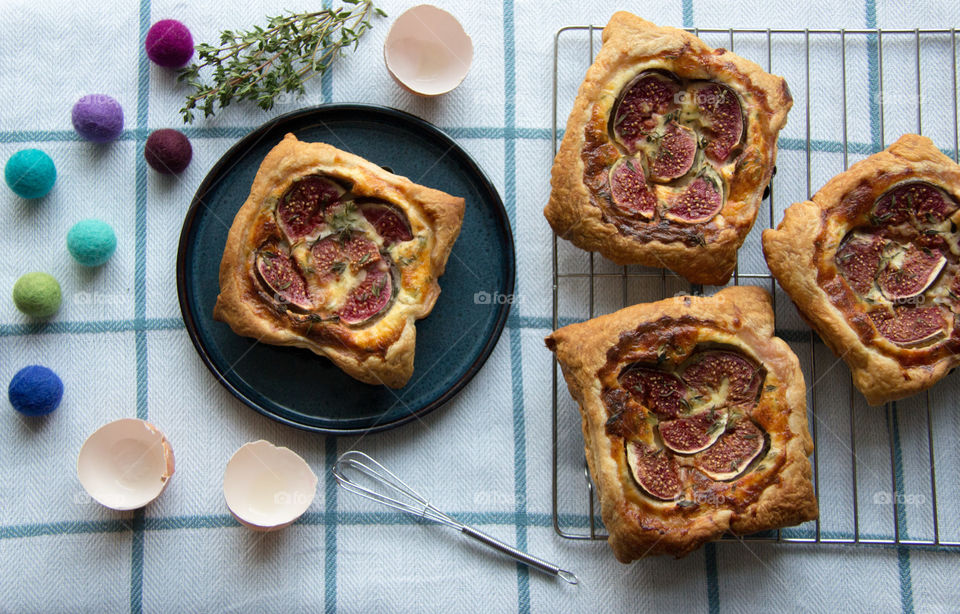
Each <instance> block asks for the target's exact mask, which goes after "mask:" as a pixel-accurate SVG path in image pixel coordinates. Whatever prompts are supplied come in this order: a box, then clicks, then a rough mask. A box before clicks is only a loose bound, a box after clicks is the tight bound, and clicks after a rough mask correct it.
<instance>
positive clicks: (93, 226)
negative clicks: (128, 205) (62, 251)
mask: <svg viewBox="0 0 960 614" xmlns="http://www.w3.org/2000/svg"><path fill="white" fill-rule="evenodd" d="M67 249H68V250H69V251H70V255H71V256H73V258H74V260H76V261H77V262H79V263H80V264H82V265H83V266H100V265H101V264H103V263H104V262H106V261H107V260H110V256H112V255H113V252H114V250H116V249H117V235H115V234H113V228H111V227H110V224H108V223H106V222H104V221H101V220H94V219H90V220H81V221H79V222H77V223H76V224H74V225H73V228H71V229H70V232H68V233H67Z"/></svg>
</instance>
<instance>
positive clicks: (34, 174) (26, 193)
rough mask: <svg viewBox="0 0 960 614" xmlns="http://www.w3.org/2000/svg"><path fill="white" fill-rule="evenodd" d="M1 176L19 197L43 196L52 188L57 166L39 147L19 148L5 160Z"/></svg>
mask: <svg viewBox="0 0 960 614" xmlns="http://www.w3.org/2000/svg"><path fill="white" fill-rule="evenodd" d="M3 176H4V179H6V180H7V185H8V186H10V189H11V190H13V191H14V193H16V195H17V196H19V197H20V198H43V197H44V196H46V195H47V193H48V192H49V191H50V190H51V189H53V184H54V182H55V181H56V180H57V167H56V166H55V165H54V163H53V160H52V159H51V158H50V156H48V155H47V154H45V153H43V152H42V151H40V150H39V149H21V150H20V151H18V152H17V153H15V154H13V155H12V156H10V159H9V160H7V164H6V166H4V167H3Z"/></svg>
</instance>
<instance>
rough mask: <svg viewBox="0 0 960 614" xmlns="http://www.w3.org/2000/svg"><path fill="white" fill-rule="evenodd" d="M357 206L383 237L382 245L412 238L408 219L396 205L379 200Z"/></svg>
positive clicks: (385, 245)
mask: <svg viewBox="0 0 960 614" xmlns="http://www.w3.org/2000/svg"><path fill="white" fill-rule="evenodd" d="M359 207H360V212H361V213H362V214H363V217H365V218H366V220H367V221H368V222H370V224H371V225H372V226H373V228H374V230H376V231H377V234H378V235H380V237H381V238H382V239H383V245H384V247H389V246H391V245H393V244H394V243H402V242H404V241H410V240H411V239H413V232H412V231H411V230H410V221H409V220H408V219H407V216H406V215H404V213H403V211H401V210H400V209H398V208H397V207H394V206H393V205H388V204H386V203H380V202H362V203H359Z"/></svg>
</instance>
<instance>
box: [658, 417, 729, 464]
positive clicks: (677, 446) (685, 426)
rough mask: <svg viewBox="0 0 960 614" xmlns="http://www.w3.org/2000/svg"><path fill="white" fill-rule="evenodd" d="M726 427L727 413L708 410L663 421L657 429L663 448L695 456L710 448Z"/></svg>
mask: <svg viewBox="0 0 960 614" xmlns="http://www.w3.org/2000/svg"><path fill="white" fill-rule="evenodd" d="M726 425H727V411H726V410H724V409H719V410H718V409H714V408H710V409H707V410H704V411H701V412H698V413H696V414H693V415H692V416H686V417H683V418H675V419H673V420H664V421H663V422H660V424H659V425H658V426H657V428H658V430H659V432H660V439H661V440H662V441H663V445H664V446H666V447H667V448H669V449H670V450H673V451H674V452H676V453H678V454H695V453H697V452H702V451H703V450H706V449H707V448H709V447H710V446H712V445H713V444H714V442H716V441H717V439H718V438H719V437H720V436H721V435H722V434H723V429H724V427H725V426H726Z"/></svg>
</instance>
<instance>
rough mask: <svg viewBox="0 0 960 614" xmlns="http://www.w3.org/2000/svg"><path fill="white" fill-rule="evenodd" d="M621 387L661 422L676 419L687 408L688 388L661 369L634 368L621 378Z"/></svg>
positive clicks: (678, 379) (675, 377)
mask: <svg viewBox="0 0 960 614" xmlns="http://www.w3.org/2000/svg"><path fill="white" fill-rule="evenodd" d="M620 385H621V386H623V388H624V389H625V390H626V391H627V392H629V393H630V394H631V395H632V396H633V397H634V398H635V399H636V400H637V401H638V402H639V403H640V404H641V405H643V406H644V407H646V408H647V409H649V410H650V411H652V412H653V413H654V414H655V415H656V416H657V417H658V418H660V419H661V420H669V419H671V418H676V417H677V416H678V415H680V414H681V413H682V412H683V411H684V410H685V409H686V408H687V407H688V403H687V401H686V399H685V398H684V397H685V396H686V394H687V386H686V384H684V383H683V382H682V381H681V380H680V378H678V377H677V376H676V375H674V374H672V373H667V372H666V371H661V370H660V369H654V368H648V367H642V366H634V367H630V368H629V369H627V370H626V371H624V373H623V374H622V375H621V376H620Z"/></svg>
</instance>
